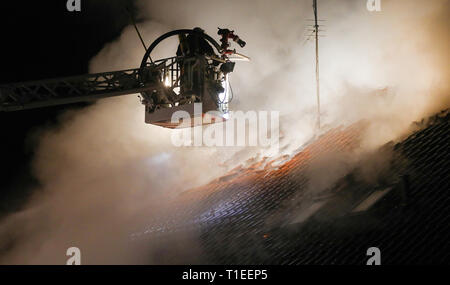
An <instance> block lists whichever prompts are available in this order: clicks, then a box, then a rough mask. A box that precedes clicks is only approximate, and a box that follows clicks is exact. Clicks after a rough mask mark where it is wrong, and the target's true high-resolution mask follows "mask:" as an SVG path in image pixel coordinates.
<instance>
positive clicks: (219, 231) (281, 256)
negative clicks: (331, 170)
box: [134, 110, 450, 264]
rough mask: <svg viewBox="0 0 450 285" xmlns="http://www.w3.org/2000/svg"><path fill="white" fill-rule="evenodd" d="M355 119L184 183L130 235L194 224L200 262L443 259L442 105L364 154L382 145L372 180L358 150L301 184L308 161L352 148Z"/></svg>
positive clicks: (357, 128)
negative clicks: (284, 152)
mask: <svg viewBox="0 0 450 285" xmlns="http://www.w3.org/2000/svg"><path fill="white" fill-rule="evenodd" d="M365 127H366V124H365V123H362V122H360V123H357V124H354V125H351V126H348V127H341V128H337V129H333V130H331V131H329V132H327V133H325V134H323V135H322V136H320V137H318V138H317V139H316V140H314V141H313V142H311V143H309V144H307V145H306V146H305V147H303V148H302V149H301V150H300V151H299V152H298V153H296V154H294V155H292V156H291V157H287V156H283V157H280V158H278V159H275V160H272V161H268V159H267V158H265V159H263V160H260V161H255V162H254V163H253V164H251V165H250V166H249V167H246V168H244V167H238V168H235V169H233V170H232V171H230V172H229V173H228V174H226V175H224V176H223V177H220V178H218V179H216V180H214V181H212V182H210V183H209V184H207V185H204V186H202V187H199V188H196V189H192V190H190V191H188V192H185V193H184V194H183V195H181V196H180V197H178V198H177V199H176V201H174V203H173V208H172V209H171V211H170V213H164V218H162V217H159V218H156V217H155V220H154V221H152V222H151V223H150V224H151V226H149V227H148V228H147V229H146V230H145V231H143V232H141V233H139V234H135V235H134V237H138V236H139V237H148V236H151V237H152V238H155V237H161V236H163V237H165V236H168V235H171V234H173V233H175V232H180V231H181V232H182V231H191V232H195V233H196V234H197V235H198V240H199V243H200V244H201V248H202V249H204V252H205V254H204V257H203V259H204V260H203V261H207V262H210V263H219V264H230V263H239V264H242V263H245V264H255V263H257V264H260V263H266V264H267V263H269V264H348V263H354V264H364V263H365V261H366V259H367V256H366V250H367V249H368V248H369V247H373V246H376V247H379V248H380V249H381V250H382V252H383V257H384V260H385V261H386V263H394V264H395V263H412V264H416V263H434V262H440V263H441V262H448V261H449V254H448V250H444V248H445V244H447V243H446V241H447V240H448V233H447V231H446V227H447V224H448V217H449V216H448V213H445V208H446V204H448V198H449V195H448V193H447V192H448V189H449V185H448V182H449V179H448V171H446V169H448V161H449V153H448V149H449V147H448V142H449V141H450V140H449V135H450V130H449V114H448V110H447V111H443V112H442V113H440V114H438V115H436V116H435V117H432V118H430V119H429V120H427V121H426V122H425V121H424V122H422V123H421V129H420V130H418V131H416V132H414V133H413V134H412V135H410V136H409V137H407V138H406V139H404V140H403V141H401V142H398V143H396V144H394V143H389V144H387V145H385V146H383V147H382V148H380V149H379V150H378V151H377V152H376V153H375V154H373V155H372V157H373V156H375V157H379V156H383V155H384V154H385V153H389V159H388V160H387V161H386V162H385V163H384V164H383V165H382V170H381V171H380V173H379V175H377V178H376V179H374V180H370V179H369V180H367V179H364V178H362V177H361V176H362V175H361V171H362V170H361V169H362V168H363V167H364V165H363V164H364V159H362V162H358V163H357V164H355V165H353V166H352V168H351V169H349V170H348V171H346V172H342V173H343V174H344V175H342V176H339V177H337V178H336V179H335V181H332V183H331V184H329V186H328V187H326V189H322V191H311V176H310V175H309V171H310V169H311V165H313V164H314V161H315V160H316V159H317V158H319V157H321V156H325V157H327V155H328V154H333V155H335V154H337V153H353V152H354V151H355V150H357V149H358V147H359V144H360V142H361V135H362V133H363V131H364V129H365ZM323 176H324V177H319V178H320V179H326V178H325V176H327V174H323ZM373 176H376V175H373ZM446 221H447V222H446ZM447 246H448V244H447ZM409 247H410V248H409ZM441 249H442V250H441ZM167 250H169V249H167ZM439 250H441V251H439ZM167 262H168V263H173V262H175V263H176V262H177V261H174V260H167ZM178 262H179V261H178Z"/></svg>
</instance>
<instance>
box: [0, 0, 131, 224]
mask: <svg viewBox="0 0 450 285" xmlns="http://www.w3.org/2000/svg"><path fill="white" fill-rule="evenodd" d="M10 3H11V4H8V5H6V3H4V2H2V4H1V5H2V7H1V9H0V13H1V16H0V21H1V24H0V27H1V39H2V41H1V45H0V48H1V53H0V57H1V58H0V61H1V67H2V71H1V77H0V84H4V83H12V82H20V81H28V80H39V79H46V78H55V77H63V76H71V75H79V74H85V73H88V64H89V60H90V59H91V58H92V57H93V56H95V55H96V54H97V53H98V52H99V51H100V50H101V48H102V47H103V46H104V44H106V43H107V42H110V41H112V40H114V39H115V38H116V37H118V36H119V35H120V33H121V31H122V29H123V28H124V27H125V26H127V25H128V24H130V23H131V21H130V18H129V16H128V14H127V13H126V12H125V7H126V6H127V5H128V6H129V8H130V9H131V10H132V11H134V10H135V9H134V7H133V6H132V5H133V4H132V3H133V1H130V0H128V1H126V0H95V1H90V0H89V1H88V0H84V1H83V0H82V11H81V12H68V11H67V9H66V1H65V0H51V1H49V0H47V1H10ZM130 5H131V6H130ZM124 52H126V51H124ZM85 105H86V104H83V103H82V104H72V105H68V106H57V107H50V108H42V109H35V110H27V111H18V112H11V113H1V112H0V128H1V132H2V135H1V140H0V143H1V148H0V156H1V168H2V169H1V172H0V218H1V217H3V216H4V215H5V214H6V213H9V212H11V211H14V210H17V209H18V208H20V207H21V206H22V205H23V203H24V202H26V199H27V197H29V195H30V193H31V191H32V189H33V186H36V185H37V184H36V183H37V181H35V180H34V179H33V177H32V173H31V161H32V157H33V151H34V150H35V145H36V143H37V142H38V140H36V139H35V138H34V137H33V134H35V133H36V132H37V131H38V130H39V129H42V128H45V127H48V126H57V119H58V116H59V115H60V114H62V113H63V112H64V111H65V110H68V109H73V108H83V107H84V106H85Z"/></svg>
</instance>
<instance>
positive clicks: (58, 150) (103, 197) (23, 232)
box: [0, 0, 449, 264]
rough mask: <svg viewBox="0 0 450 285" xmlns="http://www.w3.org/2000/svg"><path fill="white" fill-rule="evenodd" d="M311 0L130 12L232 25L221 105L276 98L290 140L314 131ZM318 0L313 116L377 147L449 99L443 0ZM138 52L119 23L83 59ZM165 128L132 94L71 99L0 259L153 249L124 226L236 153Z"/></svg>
mask: <svg viewBox="0 0 450 285" xmlns="http://www.w3.org/2000/svg"><path fill="white" fill-rule="evenodd" d="M311 2H312V1H309V0H304V1H290V0H283V1H269V0H265V1H262V0H261V1H241V0H239V1H237V0H230V1H226V2H224V1H210V0H196V1H171V0H167V1H153V0H148V1H140V2H139V5H140V11H141V16H142V17H145V18H146V19H147V20H146V21H145V22H143V23H140V24H139V26H140V28H141V32H142V34H143V37H144V38H145V40H146V41H147V42H151V41H152V40H154V39H155V38H156V37H157V36H159V35H161V34H162V33H165V32H167V31H169V30H172V29H177V28H193V27H196V26H200V27H202V28H203V29H205V31H206V32H207V33H208V34H210V35H213V36H214V35H215V33H216V31H217V27H226V28H230V29H234V30H235V31H236V33H237V34H238V35H239V36H240V37H241V38H243V39H244V40H245V41H246V42H247V46H246V47H245V49H243V50H242V53H244V54H246V55H249V56H250V57H251V58H252V62H251V63H238V65H237V66H236V70H235V72H234V74H233V77H232V79H231V81H232V84H233V89H234V92H235V100H234V101H233V103H232V105H231V108H232V109H234V110H237V109H239V110H244V111H245V110H278V111H280V113H281V116H282V120H281V124H282V126H281V127H282V131H283V141H282V144H284V145H285V146H288V147H287V148H285V149H284V151H287V152H290V151H292V150H293V149H295V148H297V147H299V146H300V145H301V144H302V143H304V142H305V141H306V140H307V139H309V138H310V137H311V136H312V135H313V133H314V125H315V108H316V106H315V103H316V97H315V85H314V84H315V78H314V47H313V43H312V42H305V38H306V37H307V36H308V34H310V31H308V26H307V25H308V24H311V22H310V21H307V19H311V18H312V17H313V14H312V3H311ZM318 2H319V17H320V18H322V19H326V20H327V21H326V22H323V23H324V25H325V26H324V27H323V29H324V30H326V31H325V32H324V34H326V35H327V37H325V38H321V39H320V70H321V78H322V79H321V84H322V85H321V87H322V89H321V90H322V97H321V100H322V104H323V105H322V110H323V114H322V117H323V121H324V125H325V128H329V127H332V126H336V125H340V124H345V123H349V122H353V121H356V120H359V119H362V118H365V119H369V121H370V122H371V123H372V124H371V128H369V132H368V134H367V136H366V144H367V146H370V147H375V146H379V145H380V144H382V143H385V142H387V141H388V140H391V139H394V138H396V137H397V136H399V135H401V134H402V133H403V132H404V131H405V130H406V128H407V126H408V125H409V123H410V122H411V121H413V120H415V119H418V118H420V117H421V116H423V115H426V114H427V113H430V112H433V111H436V110H438V109H439V108H444V107H447V106H448V103H449V100H448V94H449V93H448V91H449V86H448V75H449V72H448V66H449V65H448V43H449V41H448V39H449V36H448V20H447V18H446V16H447V14H448V9H449V6H448V4H449V1H445V0H442V1H441V0H435V1H406V0H405V1H393V0H390V1H389V0H382V11H381V12H372V13H371V12H368V11H367V10H366V1H365V0H351V1H336V0H319V1H318ZM425 2H427V3H425ZM428 2H430V3H428ZM87 44H88V43H87ZM175 48H176V42H169V43H168V44H167V45H166V46H164V47H162V48H160V49H159V50H158V51H156V52H157V55H159V56H161V57H163V56H171V55H172V54H173V52H174V51H175ZM142 55H143V48H142V46H141V44H140V42H139V39H138V37H137V35H136V34H135V31H134V29H133V28H132V27H131V26H129V27H127V28H125V29H124V30H123V32H122V35H121V36H120V37H119V38H118V39H117V40H116V41H114V42H112V43H109V44H107V45H106V46H105V47H104V49H103V50H102V51H101V52H100V53H99V54H98V55H97V56H96V57H95V58H93V59H92V61H91V72H101V71H109V70H118V69H126V68H134V67H137V66H139V63H140V61H141V57H142ZM171 132H172V131H171V130H167V129H163V128H160V127H156V126H152V125H146V124H144V110H143V106H142V105H141V104H140V103H139V100H138V99H137V96H134V95H132V96H126V97H119V98H111V99H105V100H102V101H99V102H97V103H96V104H95V105H93V106H91V107H88V108H86V109H84V110H82V111H75V112H69V113H67V114H65V115H64V116H63V117H62V118H61V123H60V127H59V128H57V129H51V130H43V131H42V132H41V134H40V139H39V145H38V146H37V151H36V153H37V154H36V157H35V159H34V163H33V164H34V165H33V166H34V171H35V172H34V174H35V176H36V178H37V179H38V180H39V182H40V184H41V185H42V187H40V188H39V189H36V191H35V194H34V195H33V197H32V198H31V199H30V202H29V203H28V205H27V207H26V208H25V209H24V210H23V211H21V212H18V213H16V214H13V215H11V216H10V217H8V218H6V219H4V221H3V223H1V224H0V238H1V240H2V241H4V243H3V244H8V246H7V247H6V246H5V248H4V249H3V253H2V255H1V256H0V262H1V263H8V264H11V263H12V264H14V263H30V264H36V263H37V264H42V263H53V264H64V263H65V260H66V258H67V257H66V256H65V250H66V249H67V248H68V247H71V246H78V247H80V249H81V250H82V254H83V263H85V264H86V263H140V262H151V263H158V260H148V259H146V255H145V254H143V253H145V251H146V249H145V248H138V249H136V248H133V245H130V244H129V243H128V240H127V237H128V234H129V233H130V232H132V231H133V230H136V229H137V228H139V227H140V226H142V225H145V221H146V219H148V218H149V217H151V216H152V215H154V214H155V213H157V212H159V211H160V210H161V209H162V208H164V203H165V202H166V201H169V200H170V199H171V198H172V197H174V196H175V195H177V194H178V193H180V192H181V191H183V190H186V189H189V188H190V187H193V186H196V185H200V184H202V183H205V182H207V181H208V180H210V179H212V178H213V177H216V176H219V175H221V174H223V173H224V172H225V171H226V168H224V167H221V166H219V165H221V163H222V162H224V161H233V163H234V164H237V163H240V162H242V160H243V159H245V158H247V157H248V153H245V152H244V155H242V152H238V154H240V155H242V157H238V158H236V157H233V155H234V154H235V153H236V150H235V149H220V148H219V149H215V148H176V147H174V146H172V144H171V140H170V134H171ZM333 165H334V164H333ZM230 167H231V166H230ZM318 169H320V171H324V169H323V168H321V167H318ZM325 172H326V171H325ZM322 173H323V172H322ZM314 175H316V174H314ZM149 246H150V247H151V245H149Z"/></svg>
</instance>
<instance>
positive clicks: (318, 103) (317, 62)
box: [313, 0, 320, 129]
mask: <svg viewBox="0 0 450 285" xmlns="http://www.w3.org/2000/svg"><path fill="white" fill-rule="evenodd" d="M313 8H314V33H315V37H316V95H317V127H318V129H320V81H319V24H318V19H317V0H313Z"/></svg>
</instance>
